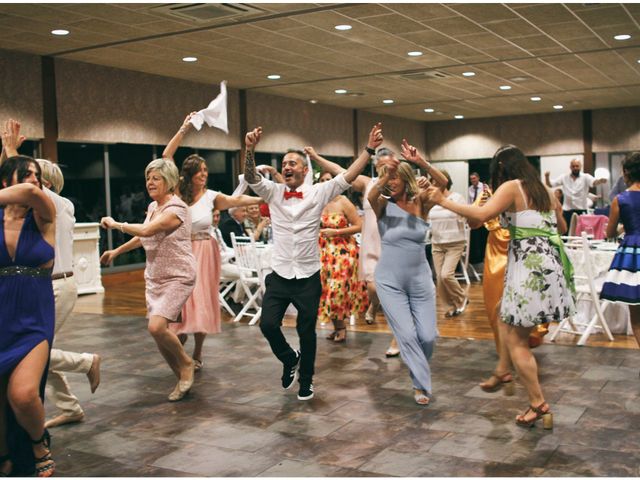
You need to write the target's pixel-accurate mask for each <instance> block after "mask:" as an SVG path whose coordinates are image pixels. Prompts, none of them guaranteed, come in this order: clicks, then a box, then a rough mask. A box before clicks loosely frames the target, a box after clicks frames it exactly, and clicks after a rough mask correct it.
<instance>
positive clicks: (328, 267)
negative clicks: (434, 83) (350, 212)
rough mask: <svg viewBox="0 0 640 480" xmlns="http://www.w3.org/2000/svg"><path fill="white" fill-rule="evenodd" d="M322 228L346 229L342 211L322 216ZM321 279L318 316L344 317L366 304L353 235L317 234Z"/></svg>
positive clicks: (347, 224)
mask: <svg viewBox="0 0 640 480" xmlns="http://www.w3.org/2000/svg"><path fill="white" fill-rule="evenodd" d="M321 225H322V228H347V227H348V226H349V221H348V220H347V217H345V215H344V214H342V213H338V212H334V213H330V214H328V215H326V214H325V215H322V217H321ZM320 262H321V263H322V268H321V269H320V281H321V282H322V296H321V297H320V308H319V309H318V318H320V319H323V320H326V321H330V320H333V319H338V320H346V319H348V318H349V316H350V315H351V314H353V315H358V314H359V313H363V312H364V311H365V310H366V309H367V307H368V303H369V300H368V297H367V287H366V285H365V283H364V282H361V281H360V280H359V279H358V243H357V242H356V240H355V238H353V236H351V235H349V236H339V237H331V238H326V237H322V236H321V237H320Z"/></svg>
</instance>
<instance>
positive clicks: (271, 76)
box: [267, 74, 280, 80]
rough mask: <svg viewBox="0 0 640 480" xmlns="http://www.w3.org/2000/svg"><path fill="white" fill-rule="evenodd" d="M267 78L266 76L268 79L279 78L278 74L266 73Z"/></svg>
mask: <svg viewBox="0 0 640 480" xmlns="http://www.w3.org/2000/svg"><path fill="white" fill-rule="evenodd" d="M267 78H268V79H269V80H280V75H276V74H273V75H267Z"/></svg>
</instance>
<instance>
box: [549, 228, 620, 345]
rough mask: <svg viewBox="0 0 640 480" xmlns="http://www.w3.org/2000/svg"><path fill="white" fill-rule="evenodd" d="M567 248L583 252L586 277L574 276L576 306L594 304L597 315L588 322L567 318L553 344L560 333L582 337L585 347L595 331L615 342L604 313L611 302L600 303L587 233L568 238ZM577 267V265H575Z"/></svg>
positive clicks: (581, 340) (581, 342)
mask: <svg viewBox="0 0 640 480" xmlns="http://www.w3.org/2000/svg"><path fill="white" fill-rule="evenodd" d="M563 238H566V239H567V243H566V244H565V248H567V249H572V250H576V251H577V252H581V253H582V256H581V259H582V265H579V267H582V268H583V269H584V275H574V280H575V282H576V304H577V303H578V301H580V300H588V301H591V302H593V306H594V308H595V311H596V313H595V314H594V315H593V317H591V320H589V321H588V322H582V321H577V320H576V319H575V318H571V317H567V318H565V319H563V320H562V321H561V322H560V325H559V326H558V328H557V329H556V330H555V331H554V332H553V334H552V335H551V337H550V339H549V340H551V341H552V342H553V341H554V340H555V339H556V337H557V335H558V334H559V333H560V332H563V333H570V334H573V335H580V339H579V340H578V345H579V346H583V345H584V344H586V343H587V340H588V339H589V335H591V334H592V333H594V332H595V331H603V332H604V333H605V334H606V335H607V337H608V338H609V341H611V342H612V341H613V335H611V330H609V325H607V321H606V320H605V318H604V311H605V310H606V309H607V306H608V305H609V302H608V301H607V300H605V301H603V302H600V292H599V291H598V289H597V288H596V282H595V277H596V275H595V269H594V267H593V263H592V260H591V245H590V243H589V239H588V238H587V234H586V232H582V236H581V237H575V236H568V237H563ZM574 266H575V265H574Z"/></svg>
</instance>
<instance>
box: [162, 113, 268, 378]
mask: <svg viewBox="0 0 640 480" xmlns="http://www.w3.org/2000/svg"><path fill="white" fill-rule="evenodd" d="M192 115H193V113H190V114H189V115H187V117H186V118H185V120H184V122H183V123H182V126H181V127H180V129H179V130H178V132H177V133H176V134H175V135H174V136H173V138H172V139H171V141H170V142H169V143H168V144H167V146H166V148H165V149H164V152H162V156H163V157H164V158H165V159H167V160H171V161H174V159H173V155H174V154H175V152H176V150H177V149H178V147H179V146H180V143H181V142H182V139H183V138H184V136H185V134H186V133H187V132H188V131H189V130H190V129H191V128H192V125H191V123H190V122H189V120H190V119H191V116H192ZM208 178H209V171H208V170H207V164H206V162H205V161H204V159H203V158H202V157H201V156H199V155H189V156H188V157H187V158H186V159H185V161H184V163H183V164H182V169H181V170H180V182H179V184H178V191H177V194H178V195H179V196H180V198H181V199H182V200H183V201H184V202H185V203H186V204H187V205H188V206H189V210H190V211H191V222H192V223H191V246H192V249H193V254H194V256H195V258H196V265H197V276H196V285H195V288H194V289H193V293H192V294H191V296H190V297H189V299H188V300H187V301H186V303H185V304H184V306H183V307H182V322H180V323H174V324H171V325H170V327H169V328H170V329H171V330H172V331H173V332H174V333H175V334H177V335H178V338H179V339H180V342H181V343H182V344H183V345H184V343H185V342H186V341H187V335H188V334H190V333H193V338H194V343H195V346H194V348H193V361H194V363H195V369H196V372H197V371H200V370H201V369H202V366H203V361H202V346H203V344H204V340H205V338H206V336H207V334H208V333H220V332H221V331H222V329H221V323H222V321H221V312H220V298H219V294H218V292H219V291H220V268H221V263H222V262H221V259H220V247H219V246H218V243H217V241H216V239H215V238H214V237H213V236H212V235H211V224H212V222H213V211H214V210H226V209H228V208H231V207H240V206H247V205H258V204H259V203H260V202H261V200H260V198H257V197H250V196H248V195H239V196H237V197H230V196H228V195H225V194H223V193H219V192H216V191H214V190H209V189H207V180H208Z"/></svg>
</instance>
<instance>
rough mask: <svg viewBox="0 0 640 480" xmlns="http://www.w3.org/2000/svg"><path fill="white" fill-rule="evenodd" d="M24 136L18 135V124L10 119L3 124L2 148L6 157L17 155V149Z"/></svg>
mask: <svg viewBox="0 0 640 480" xmlns="http://www.w3.org/2000/svg"><path fill="white" fill-rule="evenodd" d="M24 140H25V136H24V135H20V122H18V121H16V120H14V119H12V118H10V119H9V120H7V121H6V122H5V124H4V129H3V131H2V147H3V148H4V150H5V152H6V154H7V157H13V156H14V155H17V154H18V149H19V148H20V146H21V145H22V142H24Z"/></svg>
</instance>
